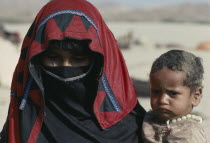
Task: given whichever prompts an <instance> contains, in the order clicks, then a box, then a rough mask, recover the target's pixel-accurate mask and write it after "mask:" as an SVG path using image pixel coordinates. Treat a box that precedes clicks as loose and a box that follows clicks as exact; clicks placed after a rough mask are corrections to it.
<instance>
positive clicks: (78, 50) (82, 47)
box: [48, 38, 92, 56]
mask: <svg viewBox="0 0 210 143" xmlns="http://www.w3.org/2000/svg"><path fill="white" fill-rule="evenodd" d="M90 42H91V41H90V40H77V39H71V38H65V39H63V40H51V41H49V44H48V48H49V49H50V48H51V47H52V46H55V47H57V48H59V49H61V50H65V51H71V53H72V54H74V55H78V56H84V55H90V54H91V53H92V51H91V50H90V48H89V44H90Z"/></svg>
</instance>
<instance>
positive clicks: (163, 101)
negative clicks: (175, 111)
mask: <svg viewBox="0 0 210 143" xmlns="http://www.w3.org/2000/svg"><path fill="white" fill-rule="evenodd" d="M159 102H160V104H163V105H164V104H168V102H169V101H168V95H167V94H165V93H163V94H162V95H161V96H160V98H159Z"/></svg>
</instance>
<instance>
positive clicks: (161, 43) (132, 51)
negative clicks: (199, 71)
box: [0, 0, 210, 140]
mask: <svg viewBox="0 0 210 143" xmlns="http://www.w3.org/2000/svg"><path fill="white" fill-rule="evenodd" d="M90 1H91V2H92V3H93V4H94V5H95V6H96V7H97V8H98V9H99V11H100V12H101V14H102V16H103V17H104V19H105V21H106V23H107V25H108V27H109V28H110V29H111V31H112V32H113V34H114V35H115V37H116V39H117V40H118V42H119V46H120V48H121V50H122V53H123V55H124V58H125V61H126V64H127V68H128V71H129V74H130V76H131V78H132V80H133V83H134V86H135V88H136V91H137V94H138V99H139V102H140V104H141V105H142V106H143V107H144V108H145V109H146V110H147V111H148V110H150V101H149V82H148V79H149V76H148V75H149V71H150V67H151V65H152V63H153V61H154V60H155V59H156V58H157V57H159V56H160V55H161V54H162V53H164V52H166V51H168V50H170V49H183V50H186V51H189V52H192V53H194V54H195V55H197V56H199V57H201V58H202V59H203V65H204V70H205V74H204V82H203V84H204V89H203V98H202V101H201V103H200V105H199V106H198V107H196V108H194V110H193V112H194V113H195V114H197V115H200V116H201V117H202V118H203V123H202V125H203V128H204V130H205V132H206V135H208V134H210V115H209V114H208V113H207V112H209V111H208V110H209V109H210V104H209V102H210V96H209V95H208V94H209V93H210V88H209V87H210V74H209V73H210V3H209V2H207V1H200V2H193V0H192V2H189V1H188V2H182V3H181V2H180V3H175V4H174V3H173V4H159V5H154V4H153V5H148V6H142V7H141V6H139V7H138V6H136V5H137V4H139V5H141V3H136V5H135V4H134V5H135V6H131V5H125V4H119V3H117V2H116V3H113V2H111V1H108V2H105V1H102V2H101V3H99V2H96V1H94V0H90ZM144 1H145V0H142V5H143V4H144ZM186 1H187V0H186ZM47 2H48V0H42V1H33V0H27V1H26V0H20V1H15V0H1V2H0V28H1V27H2V28H1V29H3V30H5V31H7V32H9V33H18V35H19V41H18V42H13V41H11V38H8V37H6V38H5V37H4V36H2V35H1V34H0V66H1V67H0V130H1V129H2V126H3V124H4V122H5V120H6V116H7V112H8V106H9V98H10V84H11V80H12V74H13V71H14V69H15V66H16V64H17V60H18V58H19V55H20V48H21V44H22V41H23V38H24V36H25V34H26V32H27V30H28V29H29V27H30V24H31V23H32V21H33V19H34V17H35V15H36V13H37V12H38V11H39V9H40V8H41V7H42V6H43V5H44V4H45V3H47ZM131 2H132V0H131ZM133 2H135V1H134V0H133ZM14 6H15V7H16V8H13V7H14ZM1 29H0V30H1ZM0 32H1V31H0ZM207 139H208V140H210V136H207Z"/></svg>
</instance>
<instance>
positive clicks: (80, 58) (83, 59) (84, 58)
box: [72, 57, 88, 62]
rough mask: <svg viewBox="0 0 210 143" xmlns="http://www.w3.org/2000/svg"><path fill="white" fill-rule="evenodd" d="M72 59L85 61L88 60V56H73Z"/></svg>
mask: <svg viewBox="0 0 210 143" xmlns="http://www.w3.org/2000/svg"><path fill="white" fill-rule="evenodd" d="M72 60H73V61H75V62H84V61H87V60H88V58H87V57H72Z"/></svg>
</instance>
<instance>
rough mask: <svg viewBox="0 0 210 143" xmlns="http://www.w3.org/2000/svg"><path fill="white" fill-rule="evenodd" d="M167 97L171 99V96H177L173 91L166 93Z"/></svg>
mask: <svg viewBox="0 0 210 143" xmlns="http://www.w3.org/2000/svg"><path fill="white" fill-rule="evenodd" d="M168 95H169V96H171V97H173V96H176V95H178V93H177V92H175V91H168Z"/></svg>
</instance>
